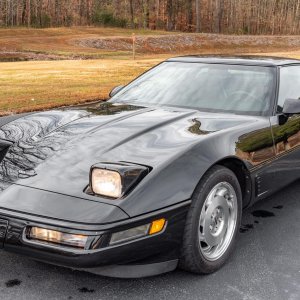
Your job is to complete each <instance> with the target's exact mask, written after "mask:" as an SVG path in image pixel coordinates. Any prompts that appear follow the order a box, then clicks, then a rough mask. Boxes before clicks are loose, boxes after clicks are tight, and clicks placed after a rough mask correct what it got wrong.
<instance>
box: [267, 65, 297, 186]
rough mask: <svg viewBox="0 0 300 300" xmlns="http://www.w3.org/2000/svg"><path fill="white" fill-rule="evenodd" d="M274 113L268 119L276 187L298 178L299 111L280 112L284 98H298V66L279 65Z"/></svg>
mask: <svg viewBox="0 0 300 300" xmlns="http://www.w3.org/2000/svg"><path fill="white" fill-rule="evenodd" d="M279 73H280V74H279V76H280V80H279V92H278V103H277V115H276V116H275V117H272V118H271V126H272V131H273V136H274V142H275V149H276V160H275V161H274V163H273V171H274V175H273V176H274V182H273V184H274V187H275V189H276V190H278V189H280V188H282V187H284V186H286V185H288V184H290V183H292V182H294V181H296V180H298V179H300V114H294V115H291V116H285V115H283V114H282V110H283V106H284V102H285V100H286V99H289V98H290V99H299V101H300V65H291V66H283V67H280V68H279Z"/></svg>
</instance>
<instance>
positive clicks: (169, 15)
mask: <svg viewBox="0 0 300 300" xmlns="http://www.w3.org/2000/svg"><path fill="white" fill-rule="evenodd" d="M173 13H174V7H173V1H172V0H167V30H168V31H172V30H174V24H173Z"/></svg>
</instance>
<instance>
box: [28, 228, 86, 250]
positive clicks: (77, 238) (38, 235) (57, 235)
mask: <svg viewBox="0 0 300 300" xmlns="http://www.w3.org/2000/svg"><path fill="white" fill-rule="evenodd" d="M27 238H29V239H30V240H35V241H42V242H47V243H52V244H59V245H63V246H69V247H75V248H81V249H84V248H85V245H86V242H87V239H88V237H87V236H85V235H79V234H69V233H63V232H60V231H54V230H49V229H45V228H39V227H31V229H30V231H29V234H28V236H27Z"/></svg>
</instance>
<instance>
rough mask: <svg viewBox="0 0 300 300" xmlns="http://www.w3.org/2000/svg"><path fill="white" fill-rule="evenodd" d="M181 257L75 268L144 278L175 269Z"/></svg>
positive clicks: (94, 272)
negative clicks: (146, 262)
mask: <svg viewBox="0 0 300 300" xmlns="http://www.w3.org/2000/svg"><path fill="white" fill-rule="evenodd" d="M178 262H179V259H172V260H167V261H163V262H157V263H152V264H139V265H111V266H105V267H98V268H91V269H74V270H77V271H85V272H88V273H92V274H96V275H101V276H106V277H113V278H125V279H126V278H127V279H129V278H143V277H150V276H156V275H159V274H163V273H168V272H171V271H174V270H175V269H176V268H177V266H178Z"/></svg>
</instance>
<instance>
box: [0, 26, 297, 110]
mask: <svg viewBox="0 0 300 300" xmlns="http://www.w3.org/2000/svg"><path fill="white" fill-rule="evenodd" d="M135 33H136V34H137V35H140V36H143V35H153V34H155V35H163V34H166V32H157V31H155V32H153V31H150V30H146V31H136V32H135ZM131 34H132V30H128V29H115V28H114V29H111V28H95V27H76V28H51V29H25V28H18V29H0V59H1V57H2V58H3V57H7V58H8V59H10V58H14V57H15V58H18V59H19V58H22V55H23V56H24V55H26V53H29V52H30V53H33V54H34V55H35V54H36V55H37V57H33V58H37V59H40V58H41V56H38V53H42V54H43V55H46V56H47V57H48V58H49V57H50V56H51V55H52V59H55V56H59V58H70V57H72V56H74V57H83V58H87V57H92V58H98V59H97V60H96V59H93V60H92V59H91V60H60V61H27V62H9V63H8V62H7V63H0V115H3V114H9V113H15V112H24V111H31V110H37V109H45V108H52V107H57V106H63V105H70V104H75V103H82V102H86V101H93V100H98V99H106V98H107V96H108V92H109V91H110V90H111V88H112V87H113V86H115V85H119V84H124V83H127V82H129V81H130V80H132V79H133V78H134V77H136V76H137V75H139V74H140V73H142V72H144V71H145V70H147V69H148V68H150V67H152V66H153V65H155V64H157V63H158V62H160V61H162V60H164V59H166V58H167V57H168V56H174V55H179V54H183V53H184V51H183V52H180V51H179V52H175V53H169V54H164V55H162V54H160V55H157V54H154V53H153V51H152V52H151V51H150V52H149V53H147V52H146V53H145V52H144V53H143V54H139V55H138V56H137V60H136V61H132V59H131V53H130V52H128V51H127V52H126V51H113V49H110V50H107V49H106V50H101V49H95V48H89V47H81V46H79V45H78V44H76V43H75V42H74V41H75V40H78V39H83V38H92V39H93V38H99V37H100V38H102V37H115V38H116V37H124V36H125V37H126V36H127V37H128V36H130V35H131ZM168 34H169V33H168ZM175 34H176V33H175ZM216 38H217V39H218V36H216ZM221 38H224V36H222V37H220V39H221ZM231 38H233V37H231ZM237 38H238V37H237ZM239 38H240V37H239ZM175 40H176V39H175ZM175 48H176V47H175ZM181 48H182V47H181ZM198 50H199V49H198V48H197V49H195V50H194V51H192V49H190V52H191V53H201V51H198ZM202 50H203V49H202ZM204 50H205V52H202V53H209V52H211V53H217V52H219V53H230V54H233V53H246V52H248V51H251V52H252V53H253V52H259V53H258V54H259V55H268V54H270V55H276V56H286V57H295V58H300V50H299V49H293V51H290V52H287V51H284V49H283V48H282V46H281V48H278V47H276V45H272V46H270V47H261V48H258V47H254V48H252V49H250V50H249V49H248V48H247V45H245V46H244V48H241V47H240V46H239V47H238V48H237V47H236V48H235V47H230V45H227V46H224V45H223V44H220V45H218V44H215V45H214V47H213V48H211V49H210V48H209V43H208V44H207V46H206V47H205V49H204ZM204 50H203V51H204ZM275 51H277V52H275ZM280 51H284V52H280ZM14 52H15V53H14ZM266 52H268V53H266ZM1 55H2V56H1ZM99 58H101V59H99ZM30 59H32V57H31V58H30Z"/></svg>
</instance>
